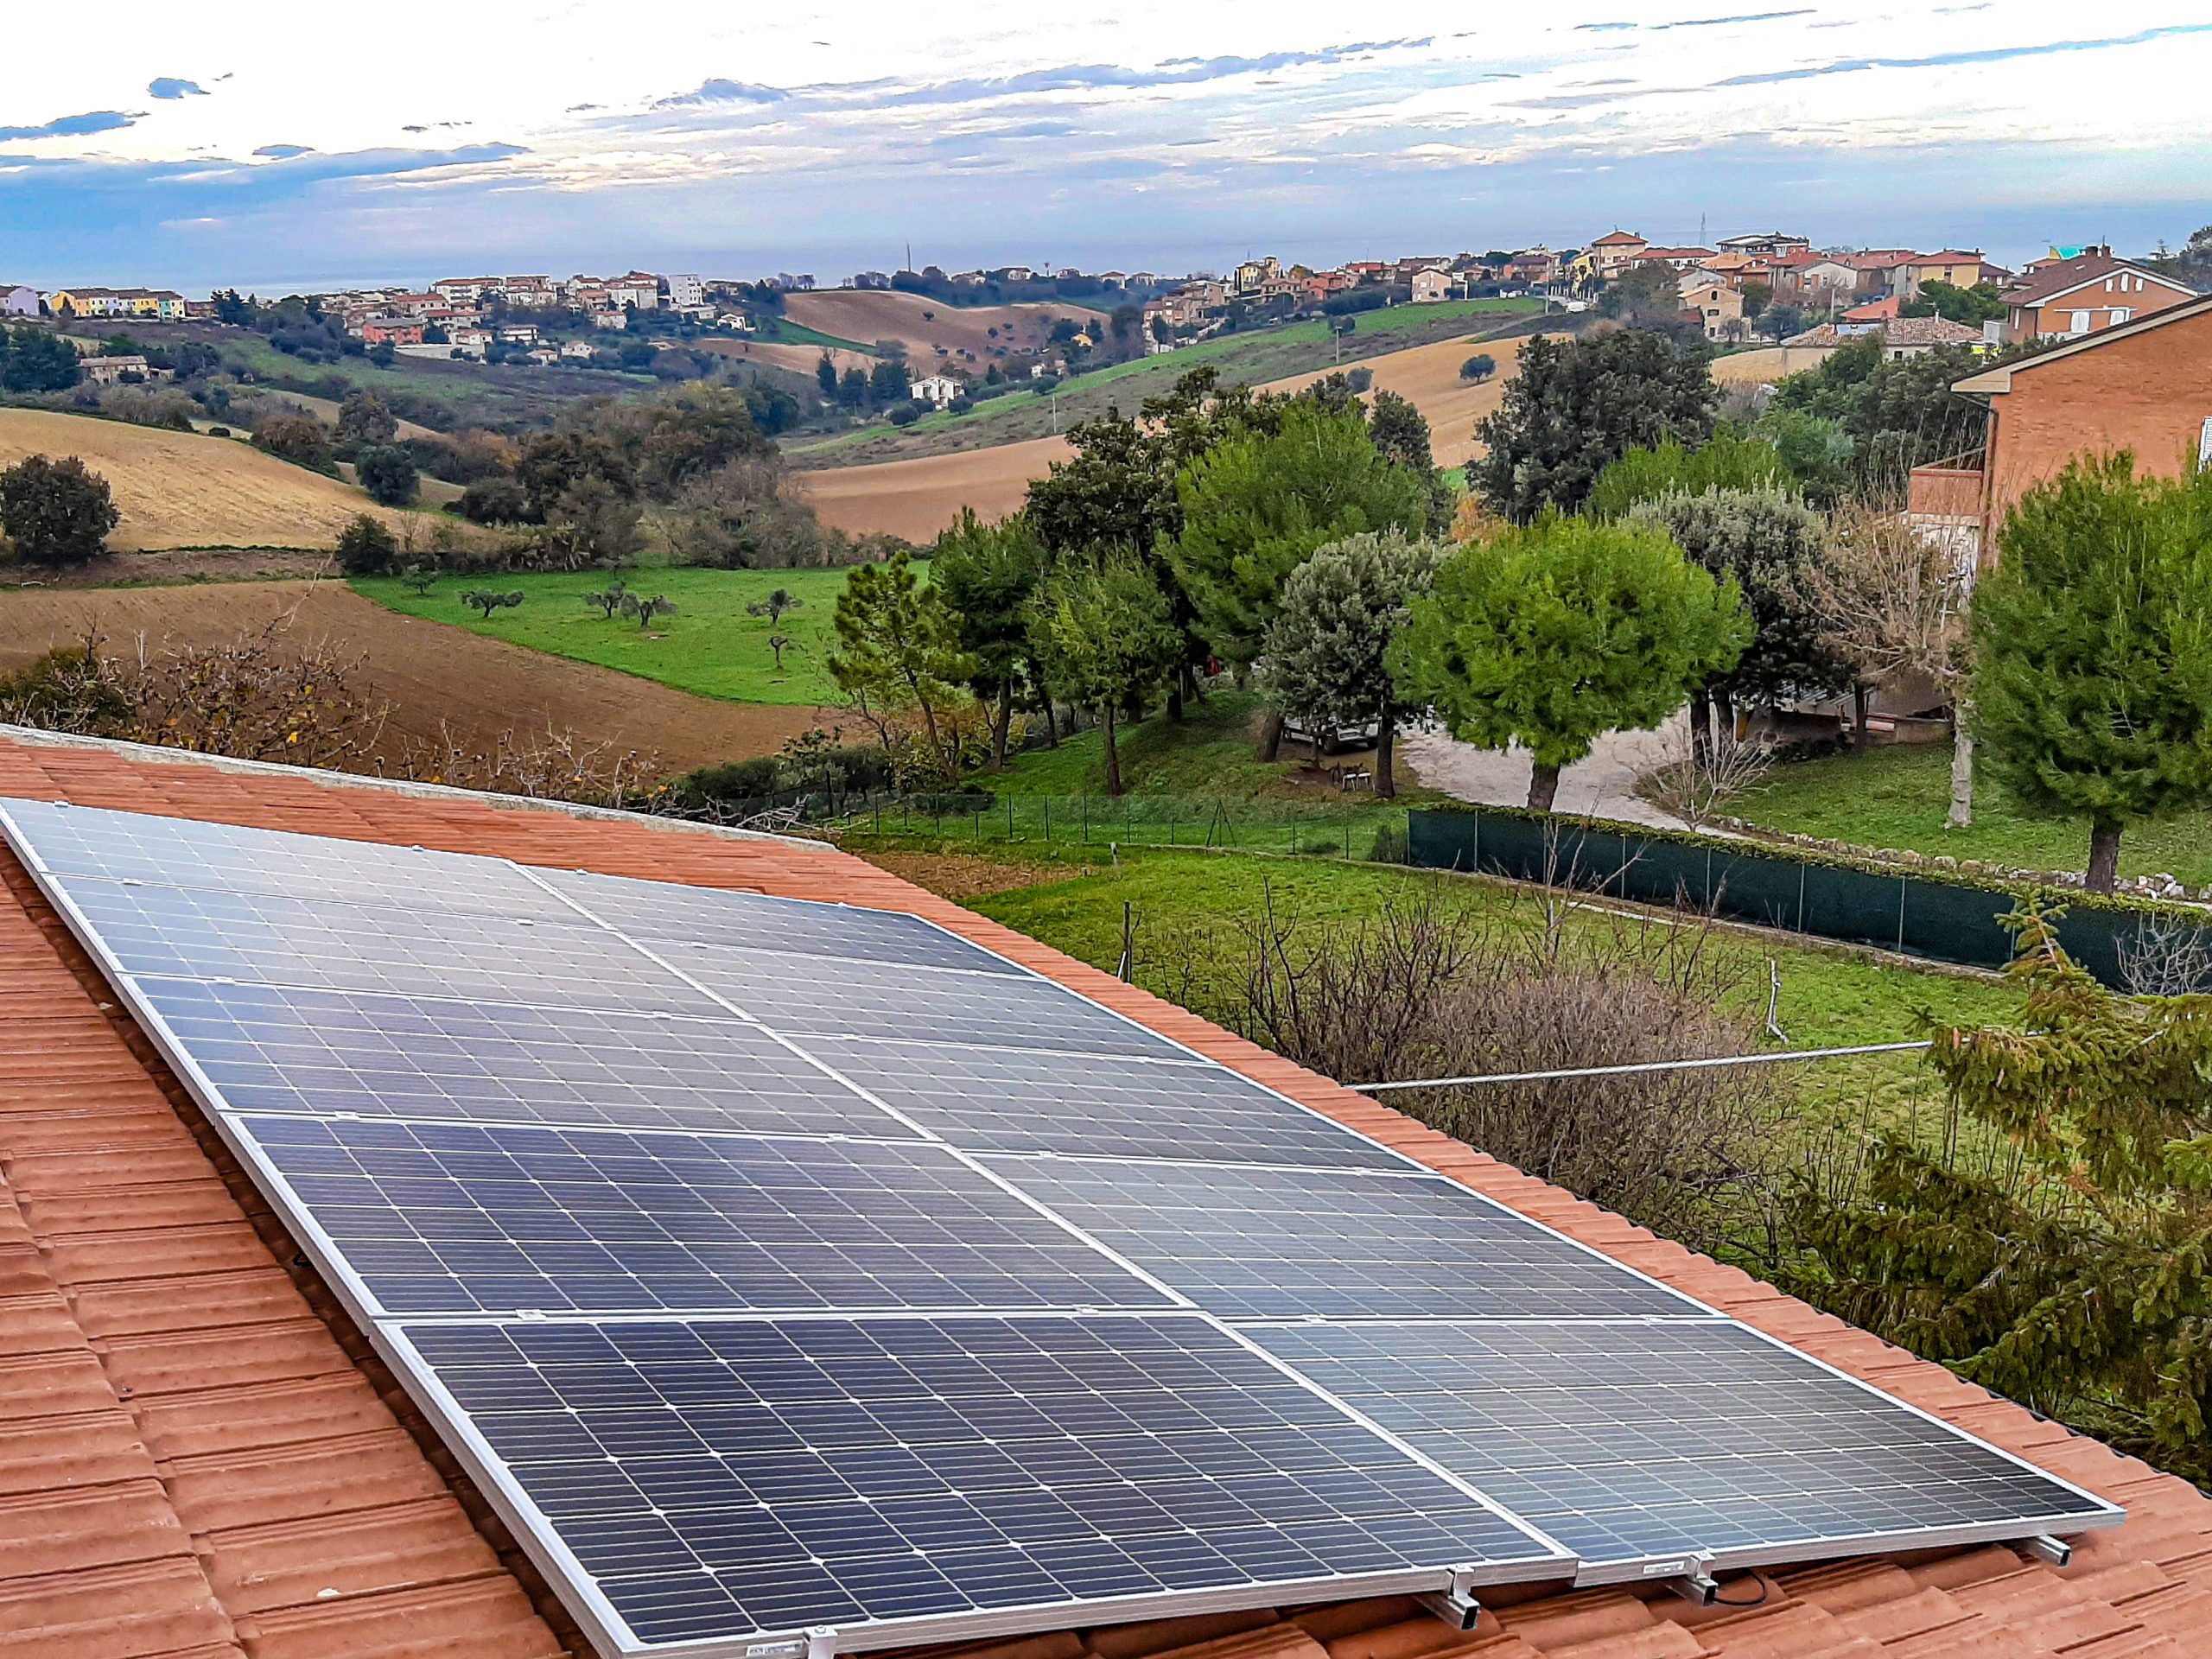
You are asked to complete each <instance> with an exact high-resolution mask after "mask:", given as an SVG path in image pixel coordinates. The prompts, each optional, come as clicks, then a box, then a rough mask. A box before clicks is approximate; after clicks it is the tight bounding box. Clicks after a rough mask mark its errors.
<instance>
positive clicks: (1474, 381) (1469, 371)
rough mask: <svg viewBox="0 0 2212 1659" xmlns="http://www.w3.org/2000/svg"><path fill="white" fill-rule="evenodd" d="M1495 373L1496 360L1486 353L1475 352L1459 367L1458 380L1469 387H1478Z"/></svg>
mask: <svg viewBox="0 0 2212 1659" xmlns="http://www.w3.org/2000/svg"><path fill="white" fill-rule="evenodd" d="M1496 373H1497V359H1496V358H1494V357H1492V356H1491V354H1490V353H1488V352H1477V353H1475V354H1474V355H1473V356H1472V357H1471V358H1469V359H1467V360H1466V361H1465V362H1464V363H1462V364H1461V365H1459V378H1461V379H1462V380H1465V381H1467V382H1469V383H1470V384H1471V385H1481V384H1482V383H1483V382H1484V381H1485V380H1487V379H1489V378H1491V376H1492V375H1493V374H1496Z"/></svg>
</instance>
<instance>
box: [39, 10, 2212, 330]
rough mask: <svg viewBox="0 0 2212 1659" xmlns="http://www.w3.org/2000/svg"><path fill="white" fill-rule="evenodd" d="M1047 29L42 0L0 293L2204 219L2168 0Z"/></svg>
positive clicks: (2200, 161)
mask: <svg viewBox="0 0 2212 1659" xmlns="http://www.w3.org/2000/svg"><path fill="white" fill-rule="evenodd" d="M1116 10H1117V12H1118V16H1115V17H1113V18H1110V19H1106V18H1100V19H1097V20H1088V19H1086V18H1085V17H1084V16H1082V13H1083V11H1084V9H1083V8H1071V7H1057V8H1046V9H1043V10H1039V9H1038V8H1036V7H1034V6H1023V7H1020V8H1015V7H1012V6H1007V5H1001V4H996V3H985V4H980V5H971V6H969V7H967V8H965V9H959V8H949V7H942V6H926V5H904V6H893V5H889V4H886V3H884V0H846V3H843V4H840V5H836V6H825V5H817V4H814V3H808V0H801V3H796V4H791V5H786V6H785V7H783V8H781V9H779V10H776V11H774V12H773V13H771V12H769V11H768V10H766V9H764V8H759V7H751V6H748V7H727V8H726V7H719V6H696V7H685V6H683V5H677V6H674V7H666V6H661V7H639V8H636V9H625V8H622V7H619V6H610V5H607V4H605V3H599V4H585V3H582V0H508V3H505V4H503V5H497V6H493V7H489V8H486V7H484V6H480V5H464V6H460V7H456V8H454V9H452V10H450V11H446V12H441V11H440V10H438V9H435V8H433V9H430V10H423V9H420V8H418V9H416V10H413V11H412V12H402V13H395V14H374V16H375V17H376V18H377V19H378V21H374V22H372V21H371V19H372V14H369V13H364V12H358V11H356V12H352V13H348V12H345V11H343V10H340V11H336V12H334V11H330V10H322V11H319V12H314V13H303V14H302V15H301V16H300V17H299V18H297V19H296V20H294V21H293V22H288V23H285V24H283V25H282V26H276V25H273V24H271V23H269V22H265V21H264V22H246V21H245V20H244V17H243V15H242V14H237V13H235V12H233V13H232V14H219V13H210V14H207V20H203V21H202V22H199V23H196V24H195V25H194V26H193V27H191V28H185V29H179V28H175V27H172V26H171V25H172V23H173V22H174V20H175V16H176V13H175V11H174V10H173V9H170V8H166V7H165V8H162V10H158V11H157V10H156V9H155V8H154V7H153V6H152V5H151V4H150V3H149V0H118V3H116V4H115V5H113V6H111V8H110V10H109V12H108V13H107V14H106V16H108V17H109V18H110V19H111V22H112V23H113V24H114V26H113V27H109V28H104V29H102V30H101V31H100V35H99V40H98V41H97V44H96V45H94V44H92V43H90V42H88V41H86V40H85V39H84V38H83V37H82V35H81V31H80V29H79V24H78V22H77V14H75V13H73V12H71V11H70V10H68V9H67V8H59V7H23V8H19V9H17V10H16V12H15V13H14V14H13V15H12V16H11V17H10V22H9V25H8V35H9V40H8V50H7V52H6V54H5V57H4V60H0V278H6V279H9V280H14V281H25V282H33V283H48V284H52V283H63V282H87V281H101V282H111V283H120V282H139V283H164V284H170V285H175V286H178V287H181V288H184V289H188V291H195V292H204V291H205V290H206V289H207V288H208V287H209V286H210V285H211V284H214V283H232V282H235V283H238V285H239V286H241V287H251V288H256V289H260V290H262V291H264V292H269V291H282V290H283V289H291V288H300V287H308V286H330V285H334V284H337V283H343V282H346V281H370V280H379V279H399V278H414V279H428V278H429V277H435V276H440V275H453V274H460V273H461V272H462V271H463V270H467V271H470V272H474V271H476V270H546V271H551V272H555V273H566V272H569V271H571V270H596V269H601V268H623V267H626V266H629V265H632V264H636V265H642V266H645V267H646V268H649V269H651V268H658V269H663V270H700V271H702V272H705V273H707V274H709V275H727V276H747V275H753V274H756V273H761V272H766V271H773V270H779V269H782V270H806V271H814V272H817V273H819V274H821V275H822V276H823V277H824V278H825V280H827V279H830V278H834V277H842V276H843V275H845V274H847V273H849V272H850V271H852V270H855V269H858V268H861V267H863V266H881V267H884V268H890V267H893V266H895V265H896V264H899V262H900V261H901V259H902V258H903V257H904V250H905V248H906V245H907V244H908V243H909V242H911V244H912V247H913V251H914V257H915V261H916V263H917V264H927V263H938V264H944V265H946V266H948V267H957V266H963V265H969V264H1005V263H1008V262H1011V261H1016V260H1019V261H1022V262H1025V263H1028V264H1046V263H1049V264H1076V265H1080V266H1085V267H1090V268H1093V269H1096V268H1103V267H1105V266H1108V265H1120V266H1122V267H1124V268H1131V269H1134V268H1137V267H1140V266H1149V267H1154V268H1160V269H1168V270H1184V269H1187V268H1192V267H1197V266H1218V265H1221V264H1224V263H1225V262H1230V261H1233V260H1234V259H1236V258H1237V257H1242V256H1243V255H1244V254H1245V253H1247V252H1249V251H1258V250H1274V251H1280V252H1281V253H1283V254H1284V255H1285V256H1286V257H1294V258H1302V259H1307V260H1337V259H1341V258H1348V257H1358V256H1360V255H1363V254H1368V253H1376V252H1383V251H1420V252H1452V251H1458V250H1459V249H1463V248H1474V249H1480V248H1485V247H1492V246H1512V245H1524V244H1527V243H1531V242H1535V241H1539V240H1541V241H1546V242H1549V243H1551V244H1553V245H1563V244H1567V243H1573V242H1580V241H1582V240H1585V239H1586V238H1589V237H1591V236H1593V235H1596V234H1598V233H1599V232H1604V231H1606V230H1610V229H1611V228H1613V227H1614V226H1628V227H1630V228H1631V229H1635V230H1637V231H1640V232H1643V233H1644V234H1645V235H1647V236H1649V237H1650V238H1653V239H1654V240H1666V241H1675V240H1684V241H1687V240H1692V239H1694V238H1697V236H1698V235H1699V234H1700V230H1701V229H1702V230H1703V231H1704V232H1706V233H1707V234H1708V235H1710V236H1714V237H1718V236H1723V235H1727V234H1730V233H1732V232H1737V231H1741V230H1746V229H1767V228H1773V227H1775V226H1780V227H1782V228H1786V229H1789V230H1795V231H1802V232H1803V233H1805V234H1807V235H1809V236H1811V237H1813V238H1815V240H1816V241H1818V242H1821V243H1830V242H1838V243H1840V242H1852V243H1866V242H1872V243H1879V244H1883V245H1888V244H1893V243H1911V244H1918V245H1935V244H1943V243H1949V244H1959V243H1964V244H1967V245H1982V246H1984V247H1986V248H1987V249H1988V250H1989V251H1991V252H1992V253H1993V254H1995V255H1997V256H1999V257H2005V258H2016V257H2023V256H2025V255H2029V254H2032V253H2036V252H2039V251H2042V250H2043V249H2044V247H2045V246H2046V245H2049V244H2050V243H2052V242H2054V241H2065V242H2078V241H2083V240H2088V239H2092V238H2109V239H2111V240H2113V241H2114V242H2117V243H2120V244H2122V245H2126V246H2129V247H2148V246H2150V245H2152V244H2153V243H2155V242H2156V241H2158V239H2159V238H2165V239H2167V240H2169V241H2171V242H2175V243H2178V242H2179V241H2180V240H2181V239H2182V238H2184V237H2185V236H2186V235H2187V234H2188V233H2189V232H2190V230H2192V229H2193V228H2195V227H2196V226H2198V225H2201V224H2203V223H2205V222H2206V221H2208V220H2212V99H2208V98H2207V97H2206V96H2205V93H2204V89H2205V87H2206V86H2209V85H2212V21H2208V14H2207V12H2206V9H2205V6H2204V3H2203V0H2139V3H2138V4H2135V5H2133V6H2129V7H2126V8H2123V9H2122V10H2121V11H2120V12H2118V13H2115V14H2113V16H2112V21H2111V22H2110V23H2109V24H2104V23H2101V22H2099V21H2097V19H2098V17H2099V12H2098V10H2097V9H2095V8H2085V7H2082V6H2079V5H2075V4H2067V5H2059V4H2056V3H2050V0H1980V3H1972V0H1968V3H1945V0H1918V3H1892V0H1874V3H1872V4H1851V5H1848V6H1847V5H1846V4H1843V3H1836V0H1822V3H1817V4H1802V5H1800V4H1792V3H1789V0H1635V3H1630V4H1619V5H1614V4H1609V3H1600V0H1554V3H1550V4H1543V5H1530V6H1525V7H1520V8H1516V9H1510V10H1509V9H1503V8H1500V9H1497V10H1495V11H1494V12H1491V9H1487V8H1478V7H1448V6H1446V7H1434V6H1432V7H1413V6H1391V7H1359V6H1344V5H1341V4H1336V5H1330V6H1325V7H1324V6H1319V5H1313V4H1307V3H1301V0H1282V3H1277V4H1275V5H1274V6H1271V7H1252V6H1230V5H1205V4H1192V3H1189V0H1181V3H1173V4H1170V3H1161V0H1122V3H1121V4H1120V5H1119V6H1118V7H1117V8H1116ZM1486 12H1488V13H1490V14H1491V15H1490V16H1485V13H1486ZM226 15H228V16H237V17H238V18H239V21H236V22H222V21H219V18H220V17H222V16H226ZM355 16H358V17H359V18H361V19H362V28H361V29H360V31H359V33H360V39H359V41H358V42H357V41H356V40H355V39H354V38H353V30H352V29H351V28H350V26H349V23H348V22H347V21H346V20H347V19H348V18H351V17H355ZM1491 16H1495V17H1496V19H1497V20H1496V21H1491ZM226 36H229V37H231V38H226Z"/></svg>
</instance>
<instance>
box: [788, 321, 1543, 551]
mask: <svg viewBox="0 0 2212 1659" xmlns="http://www.w3.org/2000/svg"><path fill="white" fill-rule="evenodd" d="M1522 344H1523V342H1522V340H1491V341H1488V342H1486V343H1484V344H1480V345H1476V344H1471V343H1470V342H1468V341H1466V340H1443V341H1440V342H1438V343H1437V344H1435V345H1432V346H1413V347H1411V348H1409V349H1408V350H1406V351H1402V352H1391V353H1387V354H1385V355H1383V356H1382V357H1375V358H1369V359H1366V360H1365V361H1363V362H1362V363H1360V364H1358V365H1356V366H1357V367H1360V368H1366V369H1372V370H1373V371H1374V372H1375V384H1376V385H1377V386H1380V387H1382V388H1383V389H1384V390H1385V391H1395V392H1396V393H1397V394H1398V395H1399V396H1400V397H1408V398H1411V399H1412V400H1413V402H1414V404H1415V405H1416V406H1418V407H1419V409H1420V410H1421V413H1422V414H1424V415H1426V416H1428V424H1429V431H1430V437H1431V442H1432V443H1433V446H1434V448H1435V452H1436V462H1437V465H1438V466H1440V467H1458V466H1462V465H1464V464H1465V462H1466V461H1467V460H1468V459H1469V457H1470V456H1472V455H1475V454H1480V453H1481V446H1480V445H1479V444H1478V443H1477V442H1475V423H1476V422H1477V421H1478V420H1480V419H1481V418H1482V417H1483V416H1484V415H1487V414H1489V413H1490V412H1491V410H1494V409H1496V408H1497V405H1498V404H1499V402H1500V400H1502V399H1503V397H1504V396H1505V386H1506V383H1507V382H1508V381H1510V380H1511V379H1512V378H1513V376H1514V373H1515V372H1516V370H1517V369H1518V368H1519V366H1520V353H1521V347H1522ZM1478 351H1482V352H1488V353H1490V354H1491V356H1492V357H1493V358H1495V359H1497V373H1496V374H1494V375H1492V376H1491V378H1489V379H1488V380H1486V381H1484V383H1483V384H1482V385H1466V384H1465V383H1464V382H1462V381H1461V380H1460V378H1459V365H1461V364H1462V363H1464V362H1465V361H1466V360H1467V359H1469V358H1470V357H1471V356H1473V355H1474V354H1475V353H1477V352H1478ZM1326 372H1328V371H1326V370H1324V371H1322V373H1326ZM1318 378H1320V376H1319V374H1295V375H1292V376H1290V377H1288V378H1285V379H1281V380H1274V381H1270V382H1269V383H1268V385H1267V386H1266V387H1265V388H1264V390H1266V391H1297V390H1298V389H1299V388H1300V387H1301V386H1306V385H1311V384H1312V383H1313V381H1314V380H1316V379H1318ZM1067 454H1068V445H1067V440H1066V439H1065V438H1033V439H1030V440H1028V441H1027V442H1022V443H1005V444H1000V445H998V446H997V447H995V448H989V449H963V450H959V451H957V452H955V453H954V454H946V455H921V456H917V457H914V458H912V459H911V460H906V461H878V462H876V463H875V464H874V465H873V466H868V467H826V468H823V469H822V470H820V471H817V472H806V473H798V474H793V475H792V476H793V478H794V480H795V481H796V482H797V483H798V486H799V488H800V489H802V490H803V491H804V492H805V494H806V499H808V500H810V501H811V502H812V503H813V504H814V510H815V511H816V512H817V513H819V514H820V515H821V517H822V521H823V523H824V524H833V525H835V526H836V528H837V529H839V530H842V531H847V532H848V533H849V534H852V535H856V536H858V535H867V534H870V533H874V532H883V531H887V532H888V533H890V534H891V535H893V536H903V537H906V539H908V540H909V541H915V542H925V541H927V540H929V539H930V538H931V537H933V536H935V535H936V534H937V533H938V531H941V530H943V529H944V527H945V526H946V525H948V524H951V523H952V521H953V520H954V519H956V518H959V516H960V510H961V508H963V507H973V508H975V509H976V512H978V513H980V514H982V516H983V517H984V518H999V517H1001V516H1003V515H1004V514H1006V513H1009V512H1013V511H1014V509H1015V508H1017V507H1019V506H1020V505H1021V498H1022V493H1023V492H1024V491H1026V490H1027V488H1028V486H1029V480H1032V479H1033V478H1042V477H1043V476H1044V475H1045V474H1046V472H1048V471H1049V470H1051V467H1052V463H1053V462H1054V461H1059V460H1063V459H1065V457H1066V455H1067Z"/></svg>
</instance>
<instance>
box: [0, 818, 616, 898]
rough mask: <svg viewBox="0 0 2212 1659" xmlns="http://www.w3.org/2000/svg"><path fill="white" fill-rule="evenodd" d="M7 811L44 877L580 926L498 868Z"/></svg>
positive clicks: (351, 845) (223, 829)
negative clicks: (54, 875)
mask: <svg viewBox="0 0 2212 1659" xmlns="http://www.w3.org/2000/svg"><path fill="white" fill-rule="evenodd" d="M8 811H9V814H10V817H13V818H14V819H15V820H16V823H17V824H18V825H19V826H20V827H21V828H22V830H23V832H24V833H25V834H26V835H27V836H29V837H30V839H31V840H32V842H33V843H34V844H35V846H36V848H37V849H38V855H39V857H40V859H41V861H42V862H44V864H45V865H46V867H47V868H48V869H50V870H53V871H54V872H55V873H57V874H63V875H73V876H75V875H99V876H108V877H111V878H112V879H113V880H118V881H153V882H158V883H161V884H162V885H164V886H168V887H204V888H211V889H216V890H219V891H224V892H229V893H263V894H266V895H268V896H270V897H273V898H286V899H312V900H315V901H318V902H329V903H334V904H362V905H397V906H401V907H402V908H405V909H426V910H436V911H444V912H461V913H463V914H467V915H484V916H527V917H534V918H537V919H538V920H540V921H574V920H575V912H574V911H572V910H571V909H570V908H569V906H566V905H564V904H563V903H562V902H561V901H560V899H557V898H556V897H555V896H554V895H553V894H552V893H548V892H547V891H546V890H545V889H544V888H543V887H541V886H539V885H538V884H537V882H535V881H533V880H531V879H530V877H528V876H526V875H524V874H523V873H522V872H521V871H520V870H518V869H517V868H514V867H513V866H512V865H511V864H509V863H507V862H506V861H504V860H501V859H495V858H476V857H471V856H469V855H467V854H464V853H436V852H429V851H427V850H425V849H423V848H420V847H383V846H374V847H372V846H370V845H368V844H365V843H363V842H352V841H336V840H333V839H331V838H329V837H327V836H302V835H295V834H291V833H289V832H287V831H283V830H277V829H247V828H245V827H244V826H242V825H239V824H232V823H200V821H199V820H197V819H193V818H168V817H149V816H147V815H146V814H144V813H139V812H116V811H111V810H106V809H105V808H101V807H92V806H58V805H55V804H54V803H52V802H50V801H10V802H9V803H8Z"/></svg>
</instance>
